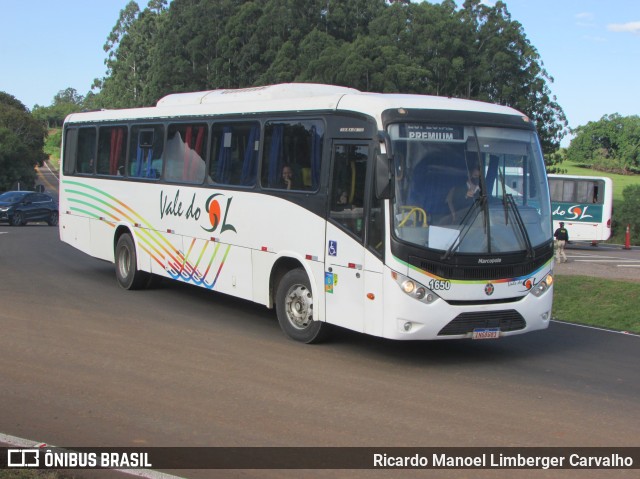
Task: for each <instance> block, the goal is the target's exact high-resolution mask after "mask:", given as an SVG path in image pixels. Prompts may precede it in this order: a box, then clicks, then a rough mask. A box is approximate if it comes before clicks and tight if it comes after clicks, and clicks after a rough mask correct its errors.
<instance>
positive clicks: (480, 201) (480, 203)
mask: <svg viewBox="0 0 640 479" xmlns="http://www.w3.org/2000/svg"><path fill="white" fill-rule="evenodd" d="M486 202H487V197H486V196H485V195H481V196H479V197H478V198H476V199H474V200H473V204H472V205H471V208H469V209H468V210H467V213H466V214H465V215H464V217H463V218H462V221H461V223H460V224H462V225H464V226H463V227H462V229H461V230H460V233H458V236H456V239H455V240H453V243H451V246H449V249H448V250H447V252H446V253H445V254H444V255H443V256H442V257H441V258H440V259H442V260H443V261H444V260H448V259H449V258H451V255H452V253H453V250H454V249H456V248H457V247H458V246H460V245H461V244H462V241H463V240H464V238H465V236H467V233H469V231H470V230H471V226H472V225H473V223H474V221H475V219H476V217H477V215H478V214H477V213H475V211H476V210H478V211H484V210H486ZM474 213H475V214H474ZM467 218H470V219H469V221H467ZM484 224H485V228H486V226H487V218H486V215H485V222H484Z"/></svg>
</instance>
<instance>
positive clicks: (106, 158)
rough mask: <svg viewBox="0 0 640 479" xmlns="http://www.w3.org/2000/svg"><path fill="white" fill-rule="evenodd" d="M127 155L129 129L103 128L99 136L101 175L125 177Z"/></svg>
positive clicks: (99, 169)
mask: <svg viewBox="0 0 640 479" xmlns="http://www.w3.org/2000/svg"><path fill="white" fill-rule="evenodd" d="M126 154H127V128H126V127H124V126H116V127H110V126H109V127H102V128H100V129H99V135H98V166H97V173H98V174H99V175H111V176H116V175H119V176H122V175H124V162H125V159H126Z"/></svg>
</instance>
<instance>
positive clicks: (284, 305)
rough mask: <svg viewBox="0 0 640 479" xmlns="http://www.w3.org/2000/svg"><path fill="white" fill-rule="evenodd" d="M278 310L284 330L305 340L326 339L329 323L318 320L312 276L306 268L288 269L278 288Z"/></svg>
mask: <svg viewBox="0 0 640 479" xmlns="http://www.w3.org/2000/svg"><path fill="white" fill-rule="evenodd" d="M276 313H277V316H278V322H279V323H280V327H281V328H282V330H283V331H284V333H285V334H286V335H287V336H289V337H290V338H291V339H295V340H296V341H301V342H303V343H307V344H310V343H317V342H320V341H322V340H323V339H325V337H326V333H327V328H328V325H327V324H325V323H324V322H322V321H317V320H315V311H314V304H313V294H312V292H311V285H310V283H309V278H308V277H307V274H306V273H305V271H304V270H303V269H302V268H297V269H293V270H291V271H289V272H288V273H286V274H285V275H284V276H283V277H282V279H281V280H280V283H279V284H278V289H277V291H276Z"/></svg>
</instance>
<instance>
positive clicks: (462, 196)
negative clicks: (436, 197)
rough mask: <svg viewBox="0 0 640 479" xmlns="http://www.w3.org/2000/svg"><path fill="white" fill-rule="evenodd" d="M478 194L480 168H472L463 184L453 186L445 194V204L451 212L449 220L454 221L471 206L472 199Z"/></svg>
mask: <svg viewBox="0 0 640 479" xmlns="http://www.w3.org/2000/svg"><path fill="white" fill-rule="evenodd" d="M479 195H480V170H479V169H478V168H473V169H472V170H471V171H470V172H469V174H468V176H467V181H466V182H465V184H464V185H460V186H454V187H453V188H451V189H450V190H449V193H448V194H447V205H448V206H449V212H450V213H451V222H452V223H453V222H455V221H456V220H457V219H459V218H460V216H461V215H462V216H464V214H465V213H466V212H467V211H468V210H469V208H471V205H473V202H474V200H475V199H476V198H477V197H478V196H479Z"/></svg>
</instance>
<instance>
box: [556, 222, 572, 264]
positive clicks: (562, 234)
mask: <svg viewBox="0 0 640 479" xmlns="http://www.w3.org/2000/svg"><path fill="white" fill-rule="evenodd" d="M553 237H554V238H555V239H556V261H557V262H558V263H566V262H567V255H566V254H565V252H564V247H565V245H566V244H567V241H569V232H568V231H567V229H566V228H565V227H564V223H563V222H562V221H561V222H560V228H558V229H557V230H556V231H555V233H553Z"/></svg>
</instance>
